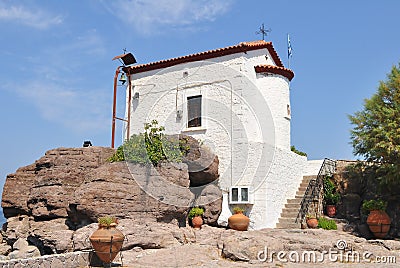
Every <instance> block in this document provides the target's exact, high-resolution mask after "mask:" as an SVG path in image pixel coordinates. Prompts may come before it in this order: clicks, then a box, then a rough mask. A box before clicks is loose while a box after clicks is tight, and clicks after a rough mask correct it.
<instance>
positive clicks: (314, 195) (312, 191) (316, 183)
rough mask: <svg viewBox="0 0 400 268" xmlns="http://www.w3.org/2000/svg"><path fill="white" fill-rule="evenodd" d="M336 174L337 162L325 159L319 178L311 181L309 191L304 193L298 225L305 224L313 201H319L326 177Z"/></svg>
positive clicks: (298, 214) (297, 218)
mask: <svg viewBox="0 0 400 268" xmlns="http://www.w3.org/2000/svg"><path fill="white" fill-rule="evenodd" d="M335 172H336V161H335V160H332V159H329V158H325V159H324V162H323V163H322V165H321V168H320V169H319V172H318V175H317V178H315V179H311V180H310V182H309V183H308V185H307V189H306V191H305V193H304V196H303V199H302V200H301V203H300V209H299V213H297V217H296V221H295V222H296V223H298V222H299V220H300V222H303V221H304V218H305V217H306V214H307V212H308V208H309V206H310V203H311V202H312V201H313V200H319V198H320V194H321V190H322V186H323V179H324V177H325V176H331V175H333V174H334V173H335Z"/></svg>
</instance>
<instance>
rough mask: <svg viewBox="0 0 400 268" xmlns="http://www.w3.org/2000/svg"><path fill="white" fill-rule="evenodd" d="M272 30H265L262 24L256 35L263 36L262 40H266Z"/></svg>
mask: <svg viewBox="0 0 400 268" xmlns="http://www.w3.org/2000/svg"><path fill="white" fill-rule="evenodd" d="M271 31H272V30H271V28H269V29H268V30H266V29H265V28H264V23H263V24H261V27H260V28H259V30H258V31H257V32H256V34H262V40H264V38H265V36H267V35H268V33H270V32H271Z"/></svg>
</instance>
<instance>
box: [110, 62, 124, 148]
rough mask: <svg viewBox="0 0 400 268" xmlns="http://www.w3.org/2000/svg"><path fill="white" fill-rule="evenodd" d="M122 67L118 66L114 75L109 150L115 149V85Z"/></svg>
mask: <svg viewBox="0 0 400 268" xmlns="http://www.w3.org/2000/svg"><path fill="white" fill-rule="evenodd" d="M121 67H122V66H118V67H117V69H116V70H115V75H114V98H113V112H112V123H111V148H114V147H115V119H116V117H117V83H118V75H119V72H120V71H119V69H120V68H121Z"/></svg>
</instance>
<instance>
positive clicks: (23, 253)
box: [8, 246, 40, 259]
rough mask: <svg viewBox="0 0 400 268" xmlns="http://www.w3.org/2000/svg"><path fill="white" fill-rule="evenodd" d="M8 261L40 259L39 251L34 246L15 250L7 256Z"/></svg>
mask: <svg viewBox="0 0 400 268" xmlns="http://www.w3.org/2000/svg"><path fill="white" fill-rule="evenodd" d="M8 257H9V258H10V259H28V258H35V257H40V251H39V249H38V248H37V247H35V246H27V247H26V248H24V249H22V250H15V251H13V252H11V253H10V254H8Z"/></svg>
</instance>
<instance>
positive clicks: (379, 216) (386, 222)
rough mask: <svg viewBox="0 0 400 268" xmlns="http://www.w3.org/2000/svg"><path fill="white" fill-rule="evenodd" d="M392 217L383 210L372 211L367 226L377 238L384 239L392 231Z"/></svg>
mask: <svg viewBox="0 0 400 268" xmlns="http://www.w3.org/2000/svg"><path fill="white" fill-rule="evenodd" d="M390 223H391V220H390V217H389V215H388V214H387V213H386V212H385V211H383V210H371V211H370V212H369V215H368V218H367V224H368V227H369V229H370V230H371V232H372V233H373V234H374V236H375V237H376V238H384V237H385V236H386V235H387V233H388V232H389V229H390Z"/></svg>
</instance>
